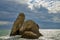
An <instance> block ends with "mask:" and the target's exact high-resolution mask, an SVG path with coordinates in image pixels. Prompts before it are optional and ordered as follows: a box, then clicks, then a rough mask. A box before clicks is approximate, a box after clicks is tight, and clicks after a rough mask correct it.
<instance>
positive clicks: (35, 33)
mask: <svg viewBox="0 0 60 40" xmlns="http://www.w3.org/2000/svg"><path fill="white" fill-rule="evenodd" d="M19 31H20V32H21V34H22V38H31V37H32V39H36V38H39V37H40V36H42V34H41V33H40V32H39V26H38V24H36V23H35V22H34V21H32V20H27V21H26V22H24V24H23V26H22V27H21V29H20V30H19Z"/></svg>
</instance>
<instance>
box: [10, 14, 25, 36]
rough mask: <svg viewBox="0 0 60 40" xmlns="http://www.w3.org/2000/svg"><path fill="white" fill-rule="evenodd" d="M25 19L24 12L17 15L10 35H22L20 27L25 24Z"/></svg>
mask: <svg viewBox="0 0 60 40" xmlns="http://www.w3.org/2000/svg"><path fill="white" fill-rule="evenodd" d="M24 19H25V15H24V13H20V14H19V16H18V17H17V19H16V21H15V22H14V24H13V28H12V31H11V33H10V36H15V35H20V34H19V29H20V27H21V26H22V25H23V22H24Z"/></svg>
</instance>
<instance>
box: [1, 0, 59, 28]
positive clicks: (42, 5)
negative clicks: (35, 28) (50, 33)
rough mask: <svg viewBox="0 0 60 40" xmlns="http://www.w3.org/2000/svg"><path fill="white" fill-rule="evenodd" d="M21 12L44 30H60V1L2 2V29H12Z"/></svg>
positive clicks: (25, 0) (8, 0)
mask: <svg viewBox="0 0 60 40" xmlns="http://www.w3.org/2000/svg"><path fill="white" fill-rule="evenodd" d="M20 12H24V13H25V15H26V20H29V19H31V20H34V21H35V22H36V23H37V24H38V25H39V26H40V28H42V29H60V0H0V29H10V28H11V27H12V25H13V22H14V21H15V19H16V18H17V16H18V14H19V13H20Z"/></svg>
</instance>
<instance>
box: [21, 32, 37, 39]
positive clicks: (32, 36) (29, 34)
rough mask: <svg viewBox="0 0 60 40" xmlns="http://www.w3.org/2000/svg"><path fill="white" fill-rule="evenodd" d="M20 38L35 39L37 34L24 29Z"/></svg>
mask: <svg viewBox="0 0 60 40" xmlns="http://www.w3.org/2000/svg"><path fill="white" fill-rule="evenodd" d="M21 38H27V39H37V38H38V36H37V34H35V33H33V32H31V31H25V32H24V33H23V35H22V36H21Z"/></svg>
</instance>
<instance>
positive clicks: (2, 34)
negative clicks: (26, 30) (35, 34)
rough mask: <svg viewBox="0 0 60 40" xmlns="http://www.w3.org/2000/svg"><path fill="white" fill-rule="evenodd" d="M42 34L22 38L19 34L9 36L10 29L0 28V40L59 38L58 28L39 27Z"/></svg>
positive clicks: (52, 39)
mask: <svg viewBox="0 0 60 40" xmlns="http://www.w3.org/2000/svg"><path fill="white" fill-rule="evenodd" d="M39 31H40V33H41V34H43V36H41V37H39V38H38V39H24V38H20V37H21V36H19V35H17V36H12V37H10V36H9V34H10V30H0V40H60V29H40V30H39Z"/></svg>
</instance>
